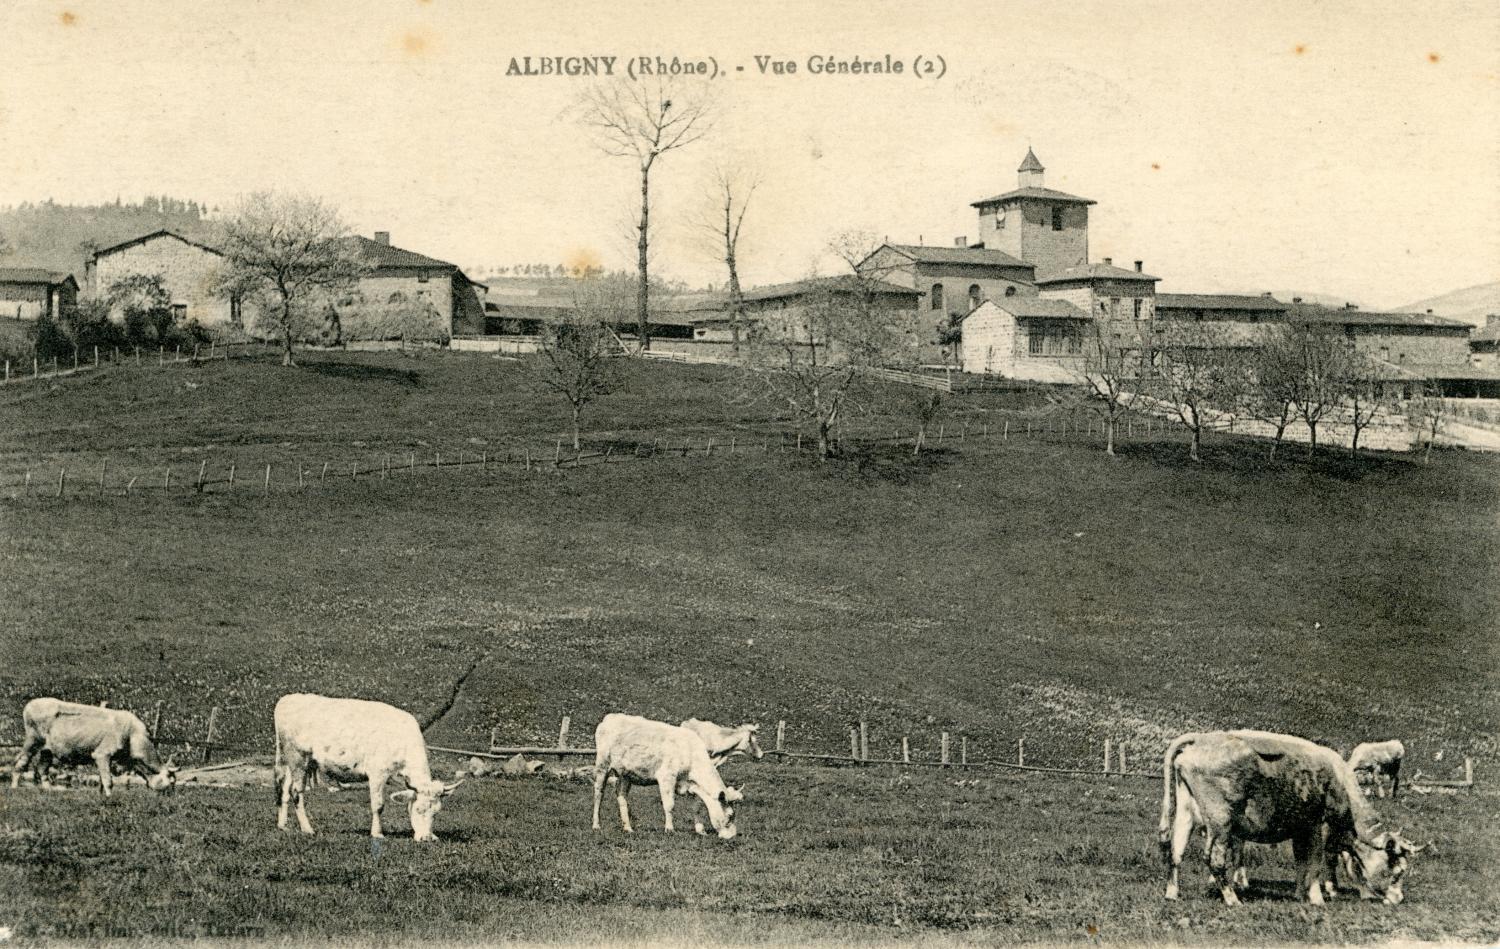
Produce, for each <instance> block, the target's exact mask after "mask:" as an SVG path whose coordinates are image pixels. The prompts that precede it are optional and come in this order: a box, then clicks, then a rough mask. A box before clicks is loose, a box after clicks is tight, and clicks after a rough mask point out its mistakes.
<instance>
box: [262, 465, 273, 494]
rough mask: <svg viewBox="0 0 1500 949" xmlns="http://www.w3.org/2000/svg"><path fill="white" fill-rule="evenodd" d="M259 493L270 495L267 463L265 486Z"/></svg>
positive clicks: (269, 468)
mask: <svg viewBox="0 0 1500 949" xmlns="http://www.w3.org/2000/svg"><path fill="white" fill-rule="evenodd" d="M261 493H262V494H270V493H271V465H270V463H269V462H267V463H266V481H265V485H264V488H263V489H262V492H261Z"/></svg>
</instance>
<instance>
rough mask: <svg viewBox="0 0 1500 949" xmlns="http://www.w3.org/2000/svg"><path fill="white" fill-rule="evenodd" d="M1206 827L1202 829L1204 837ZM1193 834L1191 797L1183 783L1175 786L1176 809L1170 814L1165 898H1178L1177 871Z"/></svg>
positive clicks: (1166, 854)
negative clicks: (1170, 827) (1170, 826)
mask: <svg viewBox="0 0 1500 949" xmlns="http://www.w3.org/2000/svg"><path fill="white" fill-rule="evenodd" d="M1207 833H1208V831H1207V829H1205V830H1204V835H1205V839H1206V837H1207ZM1192 836H1193V808H1192V798H1191V797H1189V796H1188V794H1187V788H1186V786H1185V785H1181V784H1179V785H1178V786H1177V811H1176V813H1174V814H1173V815H1172V836H1171V837H1170V838H1168V841H1167V846H1166V848H1165V850H1166V853H1165V856H1166V858H1167V899H1169V900H1175V899H1177V898H1178V889H1177V873H1178V868H1179V867H1180V866H1181V865H1182V855H1183V854H1184V853H1186V852H1187V845H1188V841H1189V840H1191V839H1192Z"/></svg>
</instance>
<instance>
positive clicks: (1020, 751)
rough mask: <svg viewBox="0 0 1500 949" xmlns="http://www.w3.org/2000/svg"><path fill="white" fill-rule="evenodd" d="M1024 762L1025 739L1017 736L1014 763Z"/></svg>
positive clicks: (1022, 763) (1021, 763)
mask: <svg viewBox="0 0 1500 949" xmlns="http://www.w3.org/2000/svg"><path fill="white" fill-rule="evenodd" d="M1025 763H1026V739H1024V738H1017V739H1016V764H1020V765H1024V764H1025Z"/></svg>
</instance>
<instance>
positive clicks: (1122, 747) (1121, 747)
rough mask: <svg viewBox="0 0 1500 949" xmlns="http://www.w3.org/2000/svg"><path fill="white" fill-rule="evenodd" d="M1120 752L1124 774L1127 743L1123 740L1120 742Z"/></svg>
mask: <svg viewBox="0 0 1500 949" xmlns="http://www.w3.org/2000/svg"><path fill="white" fill-rule="evenodd" d="M1119 752H1120V773H1121V774H1124V773H1125V743H1124V742H1123V741H1122V742H1120V746H1119Z"/></svg>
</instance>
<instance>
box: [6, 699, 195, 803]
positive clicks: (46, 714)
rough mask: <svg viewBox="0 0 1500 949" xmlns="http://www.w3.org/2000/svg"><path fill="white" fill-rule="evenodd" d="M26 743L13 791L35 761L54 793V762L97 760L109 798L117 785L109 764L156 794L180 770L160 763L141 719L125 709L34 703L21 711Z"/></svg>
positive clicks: (45, 701) (50, 701)
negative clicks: (143, 782)
mask: <svg viewBox="0 0 1500 949" xmlns="http://www.w3.org/2000/svg"><path fill="white" fill-rule="evenodd" d="M21 721H22V723H23V724H24V725H25V728H26V738H25V740H24V742H23V743H22V745H21V754H20V756H19V757H17V758H16V766H15V770H14V771H12V772H11V776H10V786H11V787H16V786H17V785H19V784H20V783H21V772H22V771H25V770H26V769H27V767H29V766H30V765H31V763H32V760H33V759H39V760H38V762H37V767H36V777H37V781H38V782H39V783H40V784H41V785H42V786H43V787H50V786H51V782H50V780H49V777H48V773H47V772H48V771H49V770H50V768H51V764H52V761H53V760H54V759H55V760H57V761H62V762H82V761H87V760H89V759H93V761H94V763H95V764H96V765H98V767H99V790H100V791H101V792H102V793H103V794H104V796H105V797H109V796H110V787H111V785H112V784H113V775H112V773H111V768H110V763H111V762H118V763H120V764H123V765H125V766H126V767H127V768H128V769H129V770H131V771H134V772H135V773H136V774H139V775H140V776H141V777H143V778H145V779H146V786H147V787H149V788H151V790H153V791H165V790H167V789H168V788H170V787H172V785H174V784H175V783H176V782H177V767H176V766H175V765H174V764H172V762H171V761H167V762H165V763H164V762H162V760H161V759H160V758H159V757H158V756H157V753H156V745H154V744H153V743H152V742H151V736H150V735H148V734H147V733H146V726H145V723H143V722H142V721H141V720H140V719H139V718H137V717H136V716H134V715H132V714H131V713H130V712H127V711H125V710H124V709H118V708H103V707H101V706H98V705H79V704H78V703H76V702H64V701H62V700H61V699H53V698H41V699H32V700H31V701H30V702H27V703H26V707H25V708H24V709H23V710H22V711H21Z"/></svg>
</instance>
